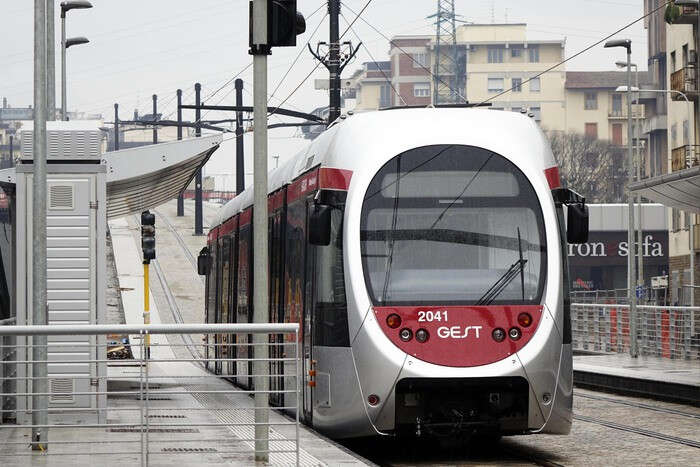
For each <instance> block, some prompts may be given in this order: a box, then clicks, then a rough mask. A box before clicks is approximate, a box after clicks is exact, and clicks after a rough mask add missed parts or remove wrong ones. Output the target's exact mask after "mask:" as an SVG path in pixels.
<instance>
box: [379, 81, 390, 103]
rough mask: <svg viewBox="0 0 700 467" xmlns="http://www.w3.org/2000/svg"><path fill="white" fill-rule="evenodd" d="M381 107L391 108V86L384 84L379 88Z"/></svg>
mask: <svg viewBox="0 0 700 467" xmlns="http://www.w3.org/2000/svg"><path fill="white" fill-rule="evenodd" d="M379 107H382V108H384V107H391V86H389V85H388V84H382V85H381V87H380V88H379Z"/></svg>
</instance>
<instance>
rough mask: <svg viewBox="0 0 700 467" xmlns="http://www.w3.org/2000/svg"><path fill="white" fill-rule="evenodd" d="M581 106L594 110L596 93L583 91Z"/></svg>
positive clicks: (596, 106)
mask: <svg viewBox="0 0 700 467" xmlns="http://www.w3.org/2000/svg"><path fill="white" fill-rule="evenodd" d="M583 96H584V99H583V108H584V109H586V110H596V109H597V108H598V93H596V92H585V93H583Z"/></svg>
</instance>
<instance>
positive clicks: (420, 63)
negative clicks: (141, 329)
mask: <svg viewBox="0 0 700 467" xmlns="http://www.w3.org/2000/svg"><path fill="white" fill-rule="evenodd" d="M411 56H412V57H413V68H427V67H428V54H427V53H417V54H412V55H411Z"/></svg>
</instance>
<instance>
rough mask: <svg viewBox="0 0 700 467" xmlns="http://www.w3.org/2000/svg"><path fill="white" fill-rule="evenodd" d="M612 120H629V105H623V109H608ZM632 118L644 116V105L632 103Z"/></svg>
mask: <svg viewBox="0 0 700 467" xmlns="http://www.w3.org/2000/svg"><path fill="white" fill-rule="evenodd" d="M608 118H609V119H610V120H627V106H626V105H623V106H622V108H621V109H613V108H611V110H609V111H608ZM632 118H641V119H643V118H644V106H643V105H642V104H632Z"/></svg>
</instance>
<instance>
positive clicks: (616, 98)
mask: <svg viewBox="0 0 700 467" xmlns="http://www.w3.org/2000/svg"><path fill="white" fill-rule="evenodd" d="M612 111H613V114H615V115H622V94H613V95H612Z"/></svg>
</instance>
